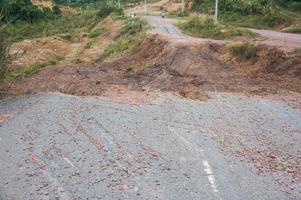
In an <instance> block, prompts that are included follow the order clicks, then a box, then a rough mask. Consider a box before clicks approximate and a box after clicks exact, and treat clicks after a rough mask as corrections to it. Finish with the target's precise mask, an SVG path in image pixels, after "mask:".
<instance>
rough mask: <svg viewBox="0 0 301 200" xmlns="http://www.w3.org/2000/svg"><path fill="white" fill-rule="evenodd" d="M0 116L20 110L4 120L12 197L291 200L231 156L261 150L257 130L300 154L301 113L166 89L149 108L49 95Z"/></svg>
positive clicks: (1, 174) (2, 108) (1, 179)
mask: <svg viewBox="0 0 301 200" xmlns="http://www.w3.org/2000/svg"><path fill="white" fill-rule="evenodd" d="M0 113H1V115H3V114H6V115H9V114H10V115H11V116H12V118H11V119H10V120H7V121H5V122H3V123H2V124H1V126H0V155H1V165H0V199H5V200H6V199H7V200H11V199H23V200H26V199H179V200H182V199H208V200H209V199H225V200H227V199H228V200H236V199H237V200H241V199H254V200H268V199H271V200H275V199H281V200H285V199H289V197H290V196H289V195H288V194H287V193H286V192H285V188H283V187H281V186H279V185H278V184H276V178H279V177H278V176H276V175H275V176H274V175H273V173H272V174H262V175H258V173H257V172H258V171H257V170H256V169H255V168H254V165H252V163H249V162H247V161H248V160H247V159H244V158H243V157H237V156H234V154H232V153H231V152H232V150H236V149H239V148H241V146H240V145H241V144H244V145H249V146H248V147H254V148H258V149H261V148H263V147H262V146H261V143H260V142H259V141H256V140H255V139H254V138H255V137H254V136H255V135H256V137H263V136H264V137H265V138H269V139H270V140H271V141H272V143H271V144H273V145H276V146H277V145H278V144H281V145H283V146H285V147H286V149H285V151H287V152H286V153H287V154H288V155H290V156H293V155H298V154H299V155H300V144H301V143H300V141H301V140H300V133H301V124H300V121H301V111H300V110H298V109H294V108H291V107H290V106H288V105H286V104H283V103H280V102H277V101H268V100H261V99H255V98H248V97H242V96H237V95H233V94H228V93H216V94H212V99H211V100H209V101H207V102H200V101H191V100H184V99H182V98H179V97H176V96H173V95H171V94H161V95H159V97H158V98H157V99H156V100H154V101H153V102H152V103H151V104H150V105H144V106H142V105H140V106H139V105H128V104H120V103H114V102H111V101H104V100H99V99H97V98H93V97H87V98H82V97H75V96H68V95H63V94H59V93H41V94H36V95H31V96H27V97H20V98H17V99H15V100H10V101H7V102H4V103H2V104H1V105H0ZM245 135H247V137H245ZM229 137H230V138H232V137H233V138H232V139H231V140H229V142H231V143H228V144H227V145H226V146H225V147H223V145H222V144H223V142H222V141H228V139H227V138H229ZM216 139H221V140H220V141H219V140H216ZM238 140H239V142H238V143H237V141H238ZM218 141H219V142H218ZM228 147H229V148H230V149H229V148H228ZM272 147H273V146H266V147H264V148H272ZM258 149H257V150H258ZM277 174H278V175H279V174H280V175H281V173H279V172H277ZM297 186H298V185H297ZM295 198H296V199H297V197H295Z"/></svg>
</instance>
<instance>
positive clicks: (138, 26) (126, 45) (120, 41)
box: [102, 18, 147, 58]
mask: <svg viewBox="0 0 301 200" xmlns="http://www.w3.org/2000/svg"><path fill="white" fill-rule="evenodd" d="M146 30H147V23H146V22H145V21H143V20H141V19H139V18H136V19H130V20H128V21H127V23H126V24H125V25H124V26H123V27H122V29H121V30H120V31H119V33H118V35H117V36H116V38H115V41H114V42H113V43H111V44H109V45H108V47H107V48H106V49H105V51H104V54H103V55H102V57H103V58H106V57H109V56H111V55H113V54H119V53H123V52H127V51H130V50H132V49H134V48H135V47H136V46H138V45H139V44H140V43H141V42H142V41H143V40H144V38H145V36H146Z"/></svg>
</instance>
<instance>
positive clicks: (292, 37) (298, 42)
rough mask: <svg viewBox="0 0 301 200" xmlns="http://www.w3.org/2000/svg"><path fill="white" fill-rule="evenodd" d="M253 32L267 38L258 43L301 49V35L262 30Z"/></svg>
mask: <svg viewBox="0 0 301 200" xmlns="http://www.w3.org/2000/svg"><path fill="white" fill-rule="evenodd" d="M251 30H252V31H253V32H255V33H258V34H260V35H262V36H263V37H265V40H263V41H259V42H258V43H262V44H266V45H270V46H276V47H284V48H301V34H294V33H283V32H278V31H272V30H260V29H251Z"/></svg>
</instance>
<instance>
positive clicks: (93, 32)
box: [88, 27, 108, 38]
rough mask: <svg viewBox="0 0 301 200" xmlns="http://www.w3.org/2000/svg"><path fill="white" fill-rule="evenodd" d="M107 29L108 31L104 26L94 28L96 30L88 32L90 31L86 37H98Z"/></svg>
mask: <svg viewBox="0 0 301 200" xmlns="http://www.w3.org/2000/svg"><path fill="white" fill-rule="evenodd" d="M107 31H108V30H107V29H106V28H103V27H102V28H98V29H96V30H94V31H92V32H90V33H89V34H88V37H89V38H96V37H98V36H100V35H102V34H104V33H105V32H107Z"/></svg>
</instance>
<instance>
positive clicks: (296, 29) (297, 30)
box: [284, 26, 301, 34]
mask: <svg viewBox="0 0 301 200" xmlns="http://www.w3.org/2000/svg"><path fill="white" fill-rule="evenodd" d="M284 32H287V33H300V34H301V26H297V27H291V28H287V29H285V30H284Z"/></svg>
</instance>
